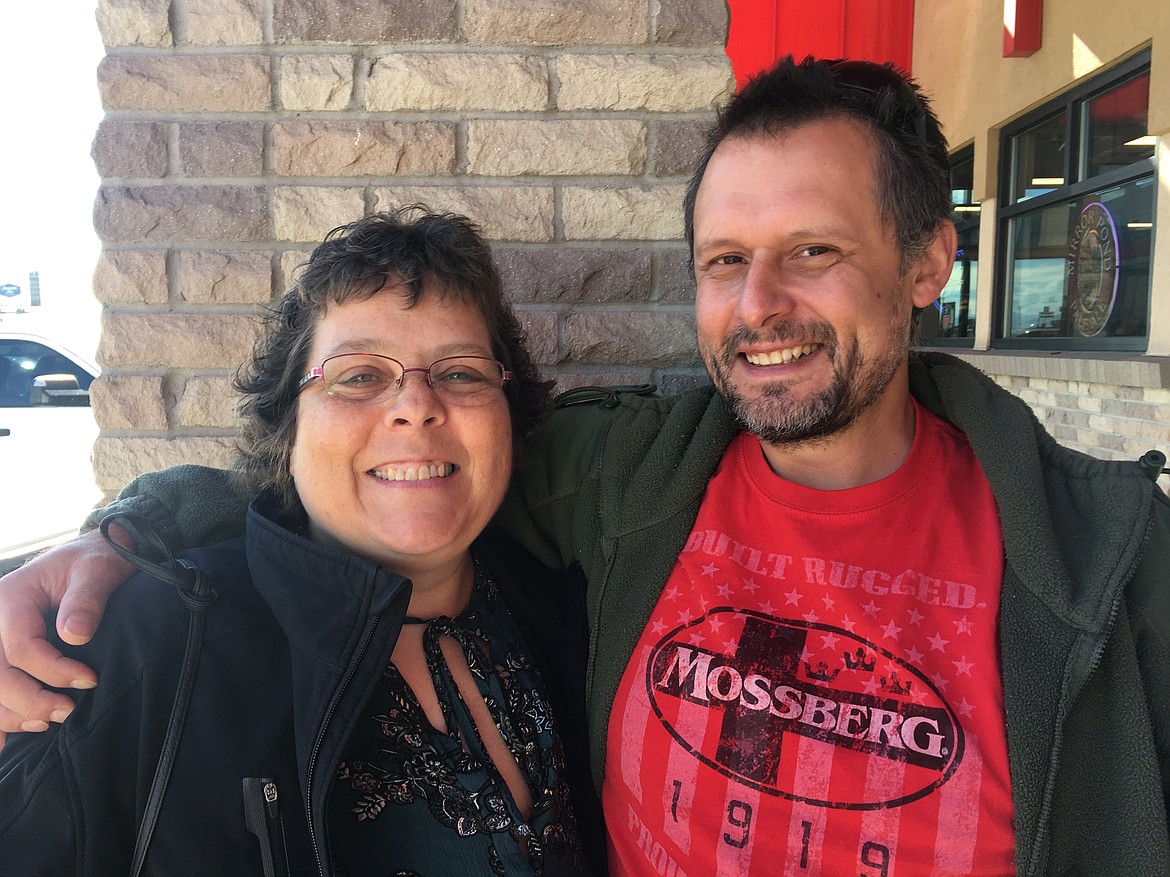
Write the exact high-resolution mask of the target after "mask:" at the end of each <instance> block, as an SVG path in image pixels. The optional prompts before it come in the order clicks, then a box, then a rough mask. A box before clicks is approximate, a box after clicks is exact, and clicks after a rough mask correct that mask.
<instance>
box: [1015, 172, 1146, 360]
mask: <svg viewBox="0 0 1170 877" xmlns="http://www.w3.org/2000/svg"><path fill="white" fill-rule="evenodd" d="M1153 189H1154V186H1153V178H1152V177H1145V178H1143V179H1139V180H1135V181H1133V182H1131V183H1127V184H1125V185H1123V186H1118V187H1115V188H1112V189H1108V190H1105V191H1102V192H1098V193H1094V194H1092V195H1088V196H1085V197H1082V198H1078V199H1075V200H1072V201H1065V202H1062V203H1059V204H1054V205H1051V206H1049V207H1046V208H1044V209H1043V210H1037V211H1032V212H1030V213H1026V214H1024V215H1022V216H1019V217H1017V218H1014V219H1011V220H1010V221H1009V223H1008V247H1009V259H1010V264H1009V270H1008V289H1007V300H1008V302H1010V309H1009V311H1008V314H1007V320H1008V326H1007V337H1009V338H1094V337H1109V336H1122V337H1125V336H1134V335H1139V336H1140V335H1145V334H1146V333H1147V331H1148V327H1147V311H1148V299H1149V284H1150V253H1151V240H1150V238H1151V230H1152V229H1151V222H1150V218H1151V216H1152V212H1153Z"/></svg>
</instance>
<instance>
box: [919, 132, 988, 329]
mask: <svg viewBox="0 0 1170 877" xmlns="http://www.w3.org/2000/svg"><path fill="white" fill-rule="evenodd" d="M951 205H952V207H951V220H952V221H953V222H954V223H955V231H956V233H957V234H958V238H959V241H958V249H957V251H956V252H955V267H954V269H952V271H951V277H950V280H948V281H947V285H946V286H944V287H943V290H942V292H941V293H939V296H938V298H937V299H935V301H934V303H933V304H932V305H930V306H929V307H927V308H926V309H925V310H924V311H923V313H922V314H921V315H920V316H919V318H918V335H919V340H920V341H921V342H922V343H924V344H929V345H932V346H950V345H951V344H952V343H954V344H961V345H963V346H965V347H969V346H970V345H971V344H972V343H973V339H974V338H975V286H976V280H977V278H978V276H979V202H978V201H976V200H975V147H974V146H967V147H965V148H963V149H960V150H958V151H957V152H955V153H954V154H953V155H952V156H951ZM946 339H953V341H948V340H946Z"/></svg>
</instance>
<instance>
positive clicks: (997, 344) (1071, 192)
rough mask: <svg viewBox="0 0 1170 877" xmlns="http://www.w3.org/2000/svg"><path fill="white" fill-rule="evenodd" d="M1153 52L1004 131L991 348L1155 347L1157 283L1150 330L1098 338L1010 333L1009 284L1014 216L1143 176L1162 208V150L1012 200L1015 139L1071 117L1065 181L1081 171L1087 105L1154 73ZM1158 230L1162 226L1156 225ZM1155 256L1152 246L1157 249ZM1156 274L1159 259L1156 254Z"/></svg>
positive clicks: (1150, 295)
mask: <svg viewBox="0 0 1170 877" xmlns="http://www.w3.org/2000/svg"><path fill="white" fill-rule="evenodd" d="M1150 56H1151V51H1150V50H1149V49H1145V50H1143V51H1141V52H1139V53H1137V54H1136V55H1134V56H1133V57H1131V58H1129V59H1127V60H1125V61H1123V62H1121V63H1120V64H1116V65H1114V66H1113V67H1111V68H1109V69H1108V70H1107V71H1104V72H1103V73H1101V74H1099V75H1097V76H1094V77H1093V78H1091V79H1089V80H1087V81H1085V82H1083V83H1081V84H1080V85H1077V86H1074V87H1073V88H1071V89H1069V90H1068V91H1066V92H1064V93H1063V94H1061V95H1060V96H1059V97H1057V98H1055V99H1054V100H1051V101H1048V102H1046V103H1044V104H1042V105H1041V106H1039V107H1037V108H1036V109H1034V110H1031V111H1030V112H1028V113H1025V114H1024V115H1022V116H1020V117H1019V118H1018V119H1015V120H1013V121H1012V122H1010V123H1009V124H1007V125H1004V127H1003V128H1002V129H1001V130H1000V142H999V147H1000V152H999V154H1000V168H999V180H998V186H997V199H996V204H997V209H996V217H995V222H996V235H995V237H996V244H995V266H994V280H993V288H994V302H993V308H992V311H993V313H992V320H993V322H992V333H991V346H992V347H994V348H999V349H1005V350H1067V351H1098V352H1110V351H1117V352H1133V351H1136V352H1144V351H1145V350H1146V349H1147V347H1148V346H1149V328H1150V310H1151V306H1152V298H1153V284H1152V277H1151V282H1150V283H1149V284H1148V288H1147V295H1146V334H1145V335H1141V336H1136V335H1135V336H1105V337H1099V336H1095V337H1092V338H1069V337H1059V338H1009V337H1007V331H1008V326H1007V319H1008V298H1007V284H1008V271H1009V267H1010V263H1011V252H1010V250H1009V245H1010V243H1011V240H1010V237H1011V236H1010V234H1009V228H1010V227H1011V222H1012V220H1013V219H1018V218H1019V217H1021V216H1024V215H1026V214H1029V213H1037V212H1040V211H1043V210H1044V209H1046V208H1048V207H1052V206H1054V205H1057V204H1063V203H1066V202H1069V201H1075V200H1078V199H1080V198H1083V197H1084V196H1085V195H1088V194H1091V193H1093V192H1099V191H1102V190H1104V189H1111V188H1115V187H1118V186H1122V185H1125V184H1127V183H1132V182H1134V181H1136V180H1139V179H1142V178H1143V177H1150V176H1152V177H1153V180H1154V189H1153V192H1152V193H1151V197H1152V198H1153V199H1154V205H1153V206H1154V215H1156V212H1157V197H1158V191H1157V190H1158V186H1157V180H1158V168H1157V152H1156V151H1155V154H1154V155H1152V156H1150V157H1148V158H1143V159H1138V160H1137V161H1135V162H1133V163H1132V164H1129V165H1126V166H1125V167H1121V168H1115V169H1113V170H1110V171H1106V172H1105V173H1102V174H1098V175H1097V176H1095V177H1090V178H1088V179H1085V180H1076V181H1075V182H1065V184H1064V185H1062V186H1057V187H1055V188H1054V189H1053V190H1052V191H1050V192H1045V193H1044V194H1042V195H1035V196H1033V197H1031V198H1025V199H1023V200H1020V201H1017V202H1016V203H1014V204H1011V203H1009V201H1011V199H1012V197H1013V185H1014V179H1015V165H1016V153H1015V152H1014V151H1013V149H1012V138H1014V137H1016V136H1017V135H1019V134H1021V133H1023V132H1024V131H1026V130H1027V129H1029V128H1031V127H1033V126H1035V125H1037V124H1039V123H1041V122H1043V121H1044V120H1046V119H1049V118H1052V117H1054V116H1057V115H1059V114H1060V113H1062V112H1063V113H1064V115H1065V143H1066V144H1072V148H1066V149H1065V150H1064V153H1065V154H1064V179H1065V180H1066V181H1067V180H1071V179H1072V178H1073V174H1074V171H1075V172H1079V169H1080V166H1081V163H1082V160H1083V155H1082V152H1083V149H1084V146H1083V144H1082V143H1081V118H1082V108H1083V107H1084V106H1085V104H1087V103H1088V102H1089V101H1091V100H1092V99H1094V98H1096V97H1099V96H1101V95H1103V94H1105V93H1107V92H1109V91H1112V90H1113V89H1115V88H1118V87H1119V86H1122V85H1124V84H1125V83H1126V82H1127V81H1128V80H1131V79H1135V78H1137V77H1138V76H1139V75H1141V74H1143V73H1145V74H1147V75H1148V74H1149V72H1150ZM1155 231H1156V228H1155ZM1151 256H1152V250H1151ZM1150 268H1151V273H1152V270H1153V260H1152V258H1151V264H1150Z"/></svg>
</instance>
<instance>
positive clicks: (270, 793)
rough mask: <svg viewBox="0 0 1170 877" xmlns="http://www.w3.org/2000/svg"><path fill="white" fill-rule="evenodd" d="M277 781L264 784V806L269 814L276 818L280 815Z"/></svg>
mask: <svg viewBox="0 0 1170 877" xmlns="http://www.w3.org/2000/svg"><path fill="white" fill-rule="evenodd" d="M276 798H277V793H276V783H265V784H264V806H265V808H266V809H267V810H268V815H269V816H271V817H273V818H275V817H277V816H279V815H280V803H279V802H278V801H277V800H276Z"/></svg>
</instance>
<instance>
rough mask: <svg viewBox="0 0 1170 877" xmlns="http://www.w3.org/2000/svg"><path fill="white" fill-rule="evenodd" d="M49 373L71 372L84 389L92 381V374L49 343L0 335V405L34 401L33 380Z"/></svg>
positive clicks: (20, 404)
mask: <svg viewBox="0 0 1170 877" xmlns="http://www.w3.org/2000/svg"><path fill="white" fill-rule="evenodd" d="M47 374H65V375H72V376H73V377H75V378H76V379H77V386H78V388H79V389H81V390H88V389H89V385H90V384H92V383H93V375H91V374H90V373H89V372H88V371H87V370H86V369H85V368H83V367H82V366H80V365H78V364H77V363H76V362H74V361H73V360H71V359H69V358H68V357H67V356H64V355H63V354H60V353H58V352H57V351H56V350H53V349H52V348H50V347H46V346H45V345H43V344H39V343H37V342H36V341H31V340H27V339H20V338H0V408H24V407H27V406H29V405H30V404H33V403H32V402H31V401H30V398H31V397H30V393H31V391H32V389H33V382H34V381H35V380H36V378H38V377H40V376H42V375H47Z"/></svg>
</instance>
